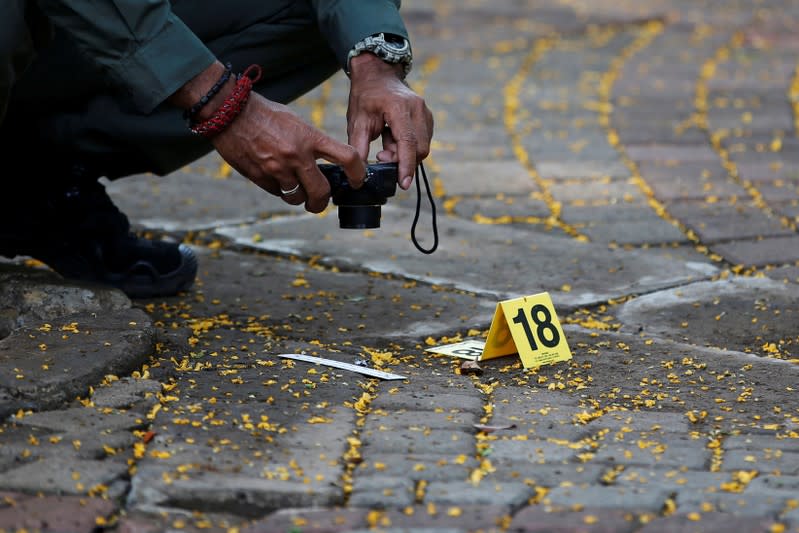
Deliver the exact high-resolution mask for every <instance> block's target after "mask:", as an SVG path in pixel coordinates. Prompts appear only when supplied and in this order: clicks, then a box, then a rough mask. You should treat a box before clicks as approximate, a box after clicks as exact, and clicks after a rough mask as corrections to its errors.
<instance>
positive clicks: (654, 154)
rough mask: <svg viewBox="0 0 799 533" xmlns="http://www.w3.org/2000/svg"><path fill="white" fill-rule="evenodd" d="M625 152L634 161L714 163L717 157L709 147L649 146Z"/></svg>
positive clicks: (630, 148)
mask: <svg viewBox="0 0 799 533" xmlns="http://www.w3.org/2000/svg"><path fill="white" fill-rule="evenodd" d="M625 150H626V151H627V155H628V156H630V158H631V159H633V160H634V161H716V160H717V159H718V157H719V156H718V154H717V153H716V152H715V151H713V149H712V148H711V147H710V146H691V145H674V144H672V145H668V144H649V145H631V146H626V147H625Z"/></svg>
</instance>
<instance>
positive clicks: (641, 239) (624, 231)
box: [579, 216, 688, 245]
mask: <svg viewBox="0 0 799 533" xmlns="http://www.w3.org/2000/svg"><path fill="white" fill-rule="evenodd" d="M579 231H580V233H582V234H584V235H586V236H587V237H588V238H589V239H590V240H591V242H596V243H602V242H605V243H616V244H622V245H625V244H631V245H643V244H652V245H658V244H665V243H685V242H688V238H687V237H686V235H685V234H684V233H683V232H682V231H681V230H680V229H679V228H678V227H677V226H676V225H674V224H672V223H671V222H668V221H666V220H664V219H661V218H657V217H655V216H652V218H651V220H626V221H619V222H597V223H594V222H590V223H588V224H585V225H584V226H582V227H580V229H579Z"/></svg>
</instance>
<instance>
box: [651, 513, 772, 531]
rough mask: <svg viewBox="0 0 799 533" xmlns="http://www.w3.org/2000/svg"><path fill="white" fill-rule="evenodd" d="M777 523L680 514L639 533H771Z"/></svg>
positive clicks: (740, 518) (662, 520) (653, 524)
mask: <svg viewBox="0 0 799 533" xmlns="http://www.w3.org/2000/svg"><path fill="white" fill-rule="evenodd" d="M774 525H775V523H774V522H773V521H771V520H769V519H767V518H750V517H745V516H734V515H732V514H729V513H698V514H688V513H682V512H681V513H680V514H675V515H671V516H667V517H664V518H657V519H655V520H653V521H651V522H649V523H648V524H646V525H644V526H643V527H642V528H641V529H639V530H637V531H638V532H639V533H703V532H705V531H730V530H732V531H735V530H740V531H751V532H752V533H770V532H771V531H773V529H772V528H773V527H774Z"/></svg>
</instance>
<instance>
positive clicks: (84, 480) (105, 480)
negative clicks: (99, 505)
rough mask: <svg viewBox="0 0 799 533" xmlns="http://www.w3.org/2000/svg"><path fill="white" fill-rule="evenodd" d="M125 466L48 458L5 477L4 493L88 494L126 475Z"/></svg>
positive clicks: (10, 471) (123, 464)
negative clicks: (8, 491)
mask: <svg viewBox="0 0 799 533" xmlns="http://www.w3.org/2000/svg"><path fill="white" fill-rule="evenodd" d="M127 471H128V466H127V464H125V463H124V462H120V461H113V460H106V461H92V460H85V459H75V458H71V457H66V458H59V457H48V458H46V459H42V460H39V461H35V462H31V463H28V464H25V465H22V466H19V467H17V468H13V469H11V470H8V471H6V472H4V473H3V476H2V479H0V489H3V490H12V491H23V492H33V493H36V492H43V493H55V494H75V495H83V494H87V493H88V492H89V491H90V490H91V489H94V488H96V487H98V486H100V485H105V486H108V485H110V484H111V482H112V481H114V480H115V479H117V478H119V477H121V476H123V475H126V474H127Z"/></svg>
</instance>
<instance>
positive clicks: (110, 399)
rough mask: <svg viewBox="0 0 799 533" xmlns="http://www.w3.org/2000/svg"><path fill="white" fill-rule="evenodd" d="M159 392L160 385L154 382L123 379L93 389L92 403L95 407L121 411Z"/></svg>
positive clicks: (150, 380)
mask: <svg viewBox="0 0 799 533" xmlns="http://www.w3.org/2000/svg"><path fill="white" fill-rule="evenodd" d="M159 392H161V384H160V383H159V382H157V381H155V380H152V379H133V378H130V377H123V378H122V379H120V380H119V381H114V382H112V383H110V384H109V385H108V386H104V387H97V388H95V389H94V393H93V394H92V402H93V403H94V405H96V406H97V407H111V408H114V409H121V408H125V407H130V406H131V405H133V404H135V403H138V402H140V401H141V400H142V399H144V397H145V396H148V395H149V396H153V395H155V394H157V393H159Z"/></svg>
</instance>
